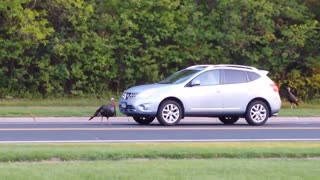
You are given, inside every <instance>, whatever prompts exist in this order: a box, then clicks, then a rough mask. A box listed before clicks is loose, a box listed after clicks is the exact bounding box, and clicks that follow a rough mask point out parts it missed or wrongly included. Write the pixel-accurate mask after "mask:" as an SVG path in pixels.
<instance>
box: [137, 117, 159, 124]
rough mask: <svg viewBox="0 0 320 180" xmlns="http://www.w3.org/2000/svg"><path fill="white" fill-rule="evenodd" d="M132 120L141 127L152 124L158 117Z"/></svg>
mask: <svg viewBox="0 0 320 180" xmlns="http://www.w3.org/2000/svg"><path fill="white" fill-rule="evenodd" d="M132 118H133V119H134V120H135V121H136V122H137V123H139V124H141V125H148V124H150V123H152V121H153V120H154V119H155V118H156V117H144V116H133V117H132Z"/></svg>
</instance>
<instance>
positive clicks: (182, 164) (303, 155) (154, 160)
mask: <svg viewBox="0 0 320 180" xmlns="http://www.w3.org/2000/svg"><path fill="white" fill-rule="evenodd" d="M319 157H320V142H281V143H277V142H254V143H251V142H241V143H231V142H227V143H222V142H220V143H121V144H118V143H114V144H94V143H92V144H0V161H1V163H0V177H1V178H2V179H19V180H20V179H32V180H37V179H41V180H43V179H154V180H157V179H159V180H160V179H161V180H162V179H183V180H184V179H213V178H216V179H239V180H247V179H254V180H255V179H257V178H258V179H317V178H318V176H319V173H320V159H319Z"/></svg>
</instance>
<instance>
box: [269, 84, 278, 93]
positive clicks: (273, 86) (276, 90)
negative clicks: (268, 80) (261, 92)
mask: <svg viewBox="0 0 320 180" xmlns="http://www.w3.org/2000/svg"><path fill="white" fill-rule="evenodd" d="M270 86H271V87H272V89H273V90H274V92H279V88H278V86H277V85H275V84H270Z"/></svg>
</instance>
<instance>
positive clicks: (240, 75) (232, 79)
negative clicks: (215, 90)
mask: <svg viewBox="0 0 320 180" xmlns="http://www.w3.org/2000/svg"><path fill="white" fill-rule="evenodd" d="M245 82H248V79H247V75H246V73H245V72H244V71H239V70H233V69H225V70H224V84H235V83H245Z"/></svg>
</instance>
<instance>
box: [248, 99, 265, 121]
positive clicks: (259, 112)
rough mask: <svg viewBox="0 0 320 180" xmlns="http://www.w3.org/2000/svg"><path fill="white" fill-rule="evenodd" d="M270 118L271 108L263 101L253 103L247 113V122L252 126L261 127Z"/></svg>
mask: <svg viewBox="0 0 320 180" xmlns="http://www.w3.org/2000/svg"><path fill="white" fill-rule="evenodd" d="M268 118H269V107H268V106H267V105H266V103H264V102H263V101H253V102H251V103H250V104H249V106H248V109H247V111H246V121H247V122H248V124H250V125H254V126H261V125H263V124H265V123H266V122H267V120H268Z"/></svg>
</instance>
